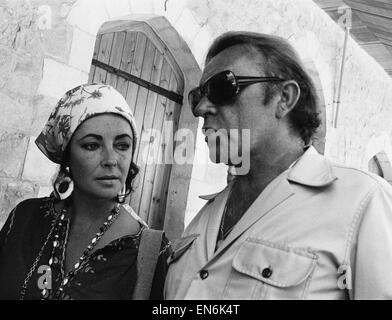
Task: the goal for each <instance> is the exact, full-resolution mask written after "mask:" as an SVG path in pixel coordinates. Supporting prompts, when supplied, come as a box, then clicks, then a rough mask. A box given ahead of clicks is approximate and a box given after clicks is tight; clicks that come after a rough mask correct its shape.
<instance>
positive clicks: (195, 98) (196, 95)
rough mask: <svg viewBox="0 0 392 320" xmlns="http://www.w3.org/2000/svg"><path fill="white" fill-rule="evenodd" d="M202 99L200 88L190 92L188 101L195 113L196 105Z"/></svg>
mask: <svg viewBox="0 0 392 320" xmlns="http://www.w3.org/2000/svg"><path fill="white" fill-rule="evenodd" d="M200 100H201V94H200V89H199V88H198V87H197V88H194V89H192V90H191V91H190V92H189V94H188V101H189V105H190V107H191V110H192V112H193V113H194V110H195V108H196V106H197V105H198V104H199V102H200Z"/></svg>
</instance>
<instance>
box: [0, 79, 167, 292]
mask: <svg viewBox="0 0 392 320" xmlns="http://www.w3.org/2000/svg"><path fill="white" fill-rule="evenodd" d="M136 132H137V131H136V126H135V122H134V117H133V115H132V113H131V111H130V109H129V106H128V105H127V103H126V101H125V99H124V98H123V97H122V96H121V94H120V93H118V92H117V91H116V90H115V89H114V88H112V87H111V86H108V85H103V84H92V85H82V86H78V87H76V88H74V89H72V90H70V91H68V92H67V93H66V94H65V95H64V97H63V98H62V99H61V100H60V101H59V102H58V104H57V106H56V108H55V110H54V111H53V112H52V114H51V115H50V117H49V120H48V122H47V124H46V125H45V127H44V129H43V131H42V132H41V134H40V135H39V136H38V138H37V139H36V144H37V146H38V148H39V149H40V150H41V151H42V152H43V153H44V154H45V155H46V156H47V157H48V158H49V159H50V160H51V161H53V162H55V163H58V164H60V171H59V174H58V176H57V178H56V179H55V182H54V191H53V193H52V195H51V196H50V197H48V198H39V199H29V200H26V201H23V202H21V203H20V204H19V205H17V206H16V208H15V209H14V210H13V211H12V212H11V214H10V215H9V217H8V220H7V222H6V224H5V225H4V227H3V228H2V230H1V233H0V299H1V298H2V299H131V298H132V295H133V291H134V288H135V283H136V280H137V276H136V274H137V263H136V262H137V256H138V247H139V243H140V238H141V234H142V230H143V229H145V228H146V225H145V223H144V222H143V221H141V219H140V218H138V216H137V215H136V214H135V213H134V212H133V211H132V209H131V208H130V207H129V206H127V205H121V203H123V202H124V200H125V197H126V196H127V195H129V194H130V192H131V190H132V188H131V183H132V181H133V179H134V177H135V176H136V174H137V172H138V170H137V167H136V165H135V163H134V162H133V160H134V159H133V157H134V152H135V148H136V141H137V137H136ZM168 248H169V246H168V241H167V240H166V239H165V238H164V239H163V240H162V243H161V248H160V256H159V259H158V263H157V267H156V271H155V275H154V281H153V286H152V290H151V295H150V298H152V299H162V298H163V297H162V292H163V284H164V275H165V272H166V262H165V261H166V255H167V253H168ZM158 252H159V250H158Z"/></svg>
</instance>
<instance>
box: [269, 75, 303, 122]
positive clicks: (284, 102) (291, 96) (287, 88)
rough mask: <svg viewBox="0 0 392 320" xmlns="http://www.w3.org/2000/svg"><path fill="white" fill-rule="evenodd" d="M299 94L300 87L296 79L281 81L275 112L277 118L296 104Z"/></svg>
mask: <svg viewBox="0 0 392 320" xmlns="http://www.w3.org/2000/svg"><path fill="white" fill-rule="evenodd" d="M300 94H301V89H300V87H299V85H298V83H297V82H296V81H294V80H288V81H285V82H283V84H282V85H281V89H280V101H279V102H278V105H277V108H276V113H275V116H276V118H277V119H282V118H284V117H285V116H286V115H287V114H288V113H289V112H290V111H291V110H292V109H293V108H294V107H295V106H296V104H297V102H298V100H299V97H300Z"/></svg>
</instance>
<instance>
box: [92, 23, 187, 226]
mask: <svg viewBox="0 0 392 320" xmlns="http://www.w3.org/2000/svg"><path fill="white" fill-rule="evenodd" d="M93 82H96V83H106V84H110V85H112V86H113V87H115V88H117V90H118V91H119V92H121V94H122V95H123V96H124V97H125V99H126V100H127V102H128V104H129V106H130V107H131V110H132V111H133V113H134V115H135V119H136V125H137V128H138V137H139V141H138V144H137V148H136V152H135V156H134V160H135V161H136V164H137V165H138V167H139V169H140V172H139V175H138V177H137V178H136V181H135V182H134V188H135V191H134V192H133V193H132V194H131V200H130V205H131V206H132V208H133V209H134V210H135V211H136V212H137V213H138V214H139V216H140V217H142V218H143V219H144V220H145V221H147V222H148V223H149V225H150V226H151V227H154V228H160V229H161V228H163V223H164V212H165V207H166V198H167V188H168V182H169V179H170V172H171V163H165V159H170V153H173V149H174V147H175V146H174V141H173V138H172V134H171V132H169V131H171V129H172V128H173V132H176V129H177V127H178V120H179V114H180V108H181V105H182V93H183V88H184V83H183V82H184V80H183V77H182V74H181V72H180V69H179V67H178V65H177V64H176V62H175V60H174V58H173V57H172V55H171V54H170V52H169V51H168V50H167V48H166V46H165V44H164V43H163V42H162V41H161V40H160V38H159V37H158V35H156V34H155V32H154V31H153V30H152V29H151V28H150V27H149V26H148V25H147V24H146V23H142V22H138V23H135V24H134V25H131V26H130V25H129V23H128V24H127V26H126V29H124V27H122V26H121V24H120V25H119V26H115V27H114V28H111V30H109V31H108V30H106V31H104V32H100V33H99V34H98V35H97V39H96V43H95V49H94V56H93V61H92V65H91V70H90V75H89V83H93ZM149 129H154V130H156V131H155V132H158V133H161V134H158V135H157V134H155V135H151V131H150V130H149ZM165 137H166V138H165ZM168 137H170V138H169V139H167V138H168ZM157 145H159V146H160V149H159V151H158V153H157V154H155V158H154V159H155V161H153V162H152V163H149V164H148V163H146V162H145V161H144V160H145V159H143V153H145V154H148V152H151V151H153V150H157V148H156V146H157ZM157 161H160V162H161V163H157Z"/></svg>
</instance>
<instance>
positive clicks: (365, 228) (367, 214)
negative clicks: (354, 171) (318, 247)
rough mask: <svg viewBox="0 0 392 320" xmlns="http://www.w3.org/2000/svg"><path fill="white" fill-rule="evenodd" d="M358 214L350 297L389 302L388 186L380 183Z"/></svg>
mask: <svg viewBox="0 0 392 320" xmlns="http://www.w3.org/2000/svg"><path fill="white" fill-rule="evenodd" d="M360 210H361V209H360ZM361 211H362V215H361V218H360V220H361V221H360V222H359V226H358V233H357V244H356V248H355V254H354V259H353V261H352V262H354V263H352V268H353V275H352V278H353V286H352V289H353V290H352V292H351V298H353V299H366V300H368V299H392V273H391V269H392V187H391V186H390V185H389V184H388V183H387V182H386V181H381V182H380V183H379V184H378V185H377V186H376V187H375V188H373V190H371V191H370V192H369V194H368V196H367V198H366V199H364V201H363V204H362V210H361Z"/></svg>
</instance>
